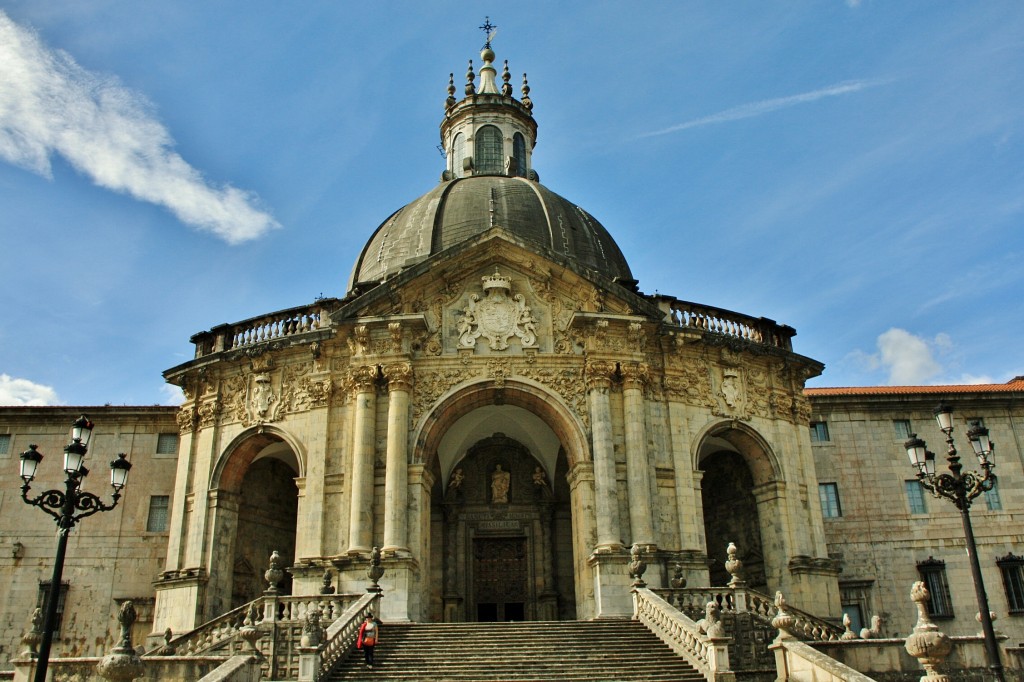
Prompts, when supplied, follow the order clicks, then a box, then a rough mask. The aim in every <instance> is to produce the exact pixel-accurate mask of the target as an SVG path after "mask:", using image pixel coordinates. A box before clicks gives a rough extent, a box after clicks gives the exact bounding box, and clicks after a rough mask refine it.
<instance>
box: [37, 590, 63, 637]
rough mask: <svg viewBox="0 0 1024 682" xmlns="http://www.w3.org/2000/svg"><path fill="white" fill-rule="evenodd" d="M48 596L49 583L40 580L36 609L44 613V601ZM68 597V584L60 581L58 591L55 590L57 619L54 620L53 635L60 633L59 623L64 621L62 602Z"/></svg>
mask: <svg viewBox="0 0 1024 682" xmlns="http://www.w3.org/2000/svg"><path fill="white" fill-rule="evenodd" d="M49 596H50V581H49V580H40V581H39V590H38V591H37V592H36V608H39V609H42V611H43V613H44V614H45V613H46V601H47V599H48V598H49ZM67 596H68V583H67V582H66V581H61V584H60V589H58V590H57V617H56V619H54V625H53V634H54V635H57V634H58V633H60V625H61V621H63V620H64V602H65V600H67Z"/></svg>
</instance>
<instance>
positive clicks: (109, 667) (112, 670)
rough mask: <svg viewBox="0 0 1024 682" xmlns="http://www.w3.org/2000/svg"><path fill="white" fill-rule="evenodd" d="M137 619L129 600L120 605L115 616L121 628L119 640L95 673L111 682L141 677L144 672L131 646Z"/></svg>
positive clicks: (128, 680)
mask: <svg viewBox="0 0 1024 682" xmlns="http://www.w3.org/2000/svg"><path fill="white" fill-rule="evenodd" d="M137 617H138V614H136V613H135V605H134V604H132V602H131V601H130V600H129V601H126V602H124V603H123V604H121V608H120V610H119V611H118V614H117V622H118V624H119V625H120V626H121V640H120V641H119V642H118V644H117V646H116V647H114V650H113V651H111V652H110V653H109V654H107V655H106V656H104V657H103V659H102V660H101V661H100V662H99V663H98V664H97V665H96V672H98V673H99V674H100V675H102V676H103V677H104V678H106V679H108V680H111V681H112V682H130V680H134V679H135V678H137V677H141V676H142V673H143V672H144V668H143V667H142V659H141V658H139V655H138V654H136V653H135V647H133V646H132V625H134V624H135V619H136V618H137Z"/></svg>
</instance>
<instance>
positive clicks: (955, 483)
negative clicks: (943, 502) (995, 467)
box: [921, 471, 996, 509]
mask: <svg viewBox="0 0 1024 682" xmlns="http://www.w3.org/2000/svg"><path fill="white" fill-rule="evenodd" d="M921 485H923V486H924V487H925V488H927V489H928V490H930V491H931V493H932V495H934V496H935V497H944V498H946V499H947V500H950V501H952V502H953V503H954V504H955V505H956V506H957V508H958V509H965V508H968V507H970V506H971V500H973V499H974V498H976V497H978V496H979V495H981V494H982V493H984V492H988V491H989V490H992V488H994V487H995V485H996V475H995V474H993V473H991V472H989V471H985V472H984V473H982V474H976V473H974V472H970V471H969V472H967V473H961V474H959V475H958V476H954V475H952V474H939V475H937V476H935V477H934V478H931V480H929V477H922V478H921Z"/></svg>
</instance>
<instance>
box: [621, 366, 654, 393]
mask: <svg viewBox="0 0 1024 682" xmlns="http://www.w3.org/2000/svg"><path fill="white" fill-rule="evenodd" d="M620 371H621V373H622V387H623V388H639V389H641V390H643V389H644V387H646V386H647V384H648V382H649V381H650V379H651V368H650V367H648V366H647V363H645V362H624V363H622V364H621V365H620Z"/></svg>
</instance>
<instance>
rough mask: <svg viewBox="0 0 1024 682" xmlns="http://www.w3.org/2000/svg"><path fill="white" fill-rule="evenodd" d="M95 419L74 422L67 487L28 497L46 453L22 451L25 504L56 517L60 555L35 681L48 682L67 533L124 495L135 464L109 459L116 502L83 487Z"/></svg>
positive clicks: (30, 449)
mask: <svg viewBox="0 0 1024 682" xmlns="http://www.w3.org/2000/svg"><path fill="white" fill-rule="evenodd" d="M92 429H93V423H92V422H91V421H89V419H88V417H86V416H85V415H82V416H81V417H79V418H78V419H76V420H75V423H74V424H72V425H71V442H70V443H69V444H68V445H67V447H65V448H64V473H65V474H67V478H66V479H65V480H64V486H65V490H64V491H63V492H61V491H60V490H47V491H46V492H43V493H41V494H40V495H38V496H37V497H34V498H29V496H28V491H29V489H30V487H31V483H32V479H33V478H35V476H36V469H37V468H38V467H39V462H41V461H42V460H43V455H42V453H40V452H39V451H38V450H37V449H36V446H35V445H29V446H28V450H26V451H25V452H23V453H21V479H22V480H23V481H24V482H25V483H24V485H22V486H21V499H23V500H24V501H25V503H26V504H30V505H32V506H33V507H39V508H40V509H42V510H43V511H44V512H46V513H47V514H49V515H50V516H52V517H53V518H54V519H56V520H57V556H56V558H55V560H54V564H53V577H52V578H51V579H50V590H49V593H48V594H47V596H46V618H45V620H44V621H43V640H42V642H41V643H40V645H39V664H38V665H37V666H36V674H35V682H46V668H47V666H48V665H49V662H50V645H51V644H52V643H53V630H54V628H55V627H56V625H57V623H56V621H57V599H58V596H59V594H60V582H61V578H62V576H63V574H64V554H65V551H66V550H67V546H68V533H70V532H71V529H72V528H73V527H74V525H75V524H76V523H77V522H78V521H79V520H80V519H84V518H85V517H86V516H92V515H93V514H95V513H97V512H101V511H110V510H111V509H113V508H114V507H116V506H117V502H118V500H119V499H121V490H122V489H123V488H124V486H125V484H126V483H127V482H128V471H129V470H130V469H131V468H132V464H131V462H129V461H128V460H127V458H126V457H127V456H126V455H125V454H124V453H121V454H119V455H118V456H117V459H115V460H114V461H112V462H111V463H110V484H111V485H112V486H113V488H114V493H113V495H112V498H113V502H112V503H111V504H109V505H108V504H104V502H103V500H101V499H100V498H99V497H97V496H96V495H93V494H92V493H87V492H85V491H83V490H82V482H83V481H84V479H85V477H86V475H87V474H88V473H89V470H88V469H86V468H85V466H83V463H84V462H85V453H86V452H87V451H88V449H89V438H90V437H91V436H92Z"/></svg>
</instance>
